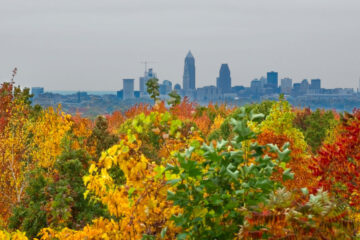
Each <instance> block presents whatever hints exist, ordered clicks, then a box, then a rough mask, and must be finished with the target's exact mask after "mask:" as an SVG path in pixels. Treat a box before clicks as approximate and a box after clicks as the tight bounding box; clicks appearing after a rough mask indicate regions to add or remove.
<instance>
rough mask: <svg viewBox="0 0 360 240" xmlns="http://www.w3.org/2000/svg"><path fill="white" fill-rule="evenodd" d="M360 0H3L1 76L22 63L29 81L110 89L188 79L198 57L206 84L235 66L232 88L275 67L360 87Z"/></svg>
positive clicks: (22, 78) (23, 81) (24, 81)
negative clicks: (150, 74)
mask: <svg viewBox="0 0 360 240" xmlns="http://www.w3.org/2000/svg"><path fill="white" fill-rule="evenodd" d="M359 12H360V2H359V1H358V0H344V1H338V0H316V1H313V0H302V1H297V0H296V1H288V0H272V1H268V0H256V1H253V0H244V1H238V0H228V1H223V0H195V1H193V0H183V1H166V0H151V1H148V0H147V1H145V0H134V1H127V0H119V1H115V0H104V1H101V2H99V1H96V0H78V1H70V0H62V1H51V2H49V1H46V0H38V1H33V2H29V1H26V0H17V1H12V0H3V1H2V4H1V8H0V39H1V40H0V52H1V56H0V81H6V80H8V79H9V75H10V74H11V71H12V69H13V68H14V67H18V69H19V71H18V75H17V76H16V81H17V83H18V84H20V85H22V86H29V87H30V86H44V87H45V88H46V89H52V90H73V89H83V90H89V91H90V90H111V89H119V88H122V81H121V79H123V78H137V77H138V76H142V73H143V66H142V64H141V61H144V60H149V61H155V63H151V67H153V68H154V69H155V71H156V72H157V73H158V77H159V78H160V79H169V80H171V81H172V82H173V83H174V84H176V83H182V74H183V67H184V66H183V56H184V54H186V52H187V51H188V50H189V49H191V50H192V52H193V54H194V56H195V57H196V69H197V75H196V79H197V85H196V87H202V86H205V85H210V84H211V85H215V84H216V77H217V76H218V68H219V65H220V64H221V63H228V64H229V66H230V67H231V71H232V82H233V85H247V84H249V82H250V81H251V80H252V79H254V78H259V77H260V76H263V75H264V74H266V72H268V71H271V70H274V71H277V72H279V74H280V76H279V78H283V77H290V78H292V79H293V80H294V82H299V81H301V80H302V79H305V78H308V79H310V78H320V79H322V80H323V84H324V87H326V88H335V87H353V88H356V87H357V86H358V83H357V82H358V79H359V77H360V68H359V66H360V44H358V43H359V42H360V32H359V31H358V29H360V15H359V14H358V13H359Z"/></svg>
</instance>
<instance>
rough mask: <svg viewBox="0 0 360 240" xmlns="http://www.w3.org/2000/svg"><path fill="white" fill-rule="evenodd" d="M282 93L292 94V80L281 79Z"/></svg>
mask: <svg viewBox="0 0 360 240" xmlns="http://www.w3.org/2000/svg"><path fill="white" fill-rule="evenodd" d="M280 88H281V93H283V94H290V93H291V88H292V79H291V78H283V79H281V85H280Z"/></svg>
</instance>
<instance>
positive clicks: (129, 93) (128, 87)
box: [123, 78, 134, 99]
mask: <svg viewBox="0 0 360 240" xmlns="http://www.w3.org/2000/svg"><path fill="white" fill-rule="evenodd" d="M130 98H134V79H130V78H124V79H123V99H130Z"/></svg>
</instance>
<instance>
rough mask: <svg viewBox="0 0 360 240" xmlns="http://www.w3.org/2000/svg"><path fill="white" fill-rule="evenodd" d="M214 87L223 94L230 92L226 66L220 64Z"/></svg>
mask: <svg viewBox="0 0 360 240" xmlns="http://www.w3.org/2000/svg"><path fill="white" fill-rule="evenodd" d="M216 87H217V88H218V89H220V91H221V92H223V93H230V92H231V76H230V69H229V66H228V64H222V65H221V67H220V71H219V77H218V78H217V79H216Z"/></svg>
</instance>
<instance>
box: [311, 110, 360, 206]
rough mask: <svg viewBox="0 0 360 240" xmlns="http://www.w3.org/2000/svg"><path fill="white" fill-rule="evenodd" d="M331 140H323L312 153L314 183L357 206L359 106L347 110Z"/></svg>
mask: <svg viewBox="0 0 360 240" xmlns="http://www.w3.org/2000/svg"><path fill="white" fill-rule="evenodd" d="M334 137H335V139H334V141H333V143H332V144H324V145H323V146H322V147H321V149H320V151H319V153H318V155H317V156H316V157H314V166H313V167H312V170H313V172H314V175H315V176H317V177H318V178H319V182H318V187H322V188H324V189H325V190H328V191H331V192H332V193H335V194H336V195H337V196H340V197H342V198H343V199H346V200H348V201H349V203H350V205H352V206H355V207H357V208H358V206H359V204H360V110H354V114H353V115H349V114H347V115H346V116H345V117H344V119H343V120H342V123H341V124H340V125H339V126H338V129H337V130H336V134H335V136H334Z"/></svg>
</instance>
